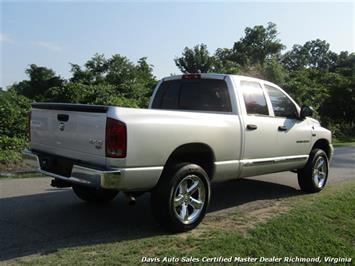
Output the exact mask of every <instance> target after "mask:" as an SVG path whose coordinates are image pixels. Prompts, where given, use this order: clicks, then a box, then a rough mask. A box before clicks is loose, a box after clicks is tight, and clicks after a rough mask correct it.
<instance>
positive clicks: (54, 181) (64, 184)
mask: <svg viewBox="0 0 355 266" xmlns="http://www.w3.org/2000/svg"><path fill="white" fill-rule="evenodd" d="M51 186H52V187H56V188H64V187H71V186H72V185H71V183H69V182H66V181H63V180H60V179H56V178H55V179H52V181H51Z"/></svg>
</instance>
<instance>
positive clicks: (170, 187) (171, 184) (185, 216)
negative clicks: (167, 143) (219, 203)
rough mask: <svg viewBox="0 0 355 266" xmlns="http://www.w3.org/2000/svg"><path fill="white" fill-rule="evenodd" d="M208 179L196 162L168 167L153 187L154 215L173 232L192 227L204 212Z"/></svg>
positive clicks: (208, 189) (206, 201)
mask: <svg viewBox="0 0 355 266" xmlns="http://www.w3.org/2000/svg"><path fill="white" fill-rule="evenodd" d="M210 193H211V189H210V181H209V178H208V175H207V173H206V172H205V171H204V170H203V169H202V168H201V167H200V166H198V165H196V164H191V163H183V164H179V165H176V166H175V167H173V168H172V170H170V171H167V172H166V173H165V174H164V175H163V176H162V177H161V180H160V181H159V183H158V185H157V187H156V188H155V189H154V190H153V191H152V195H151V203H152V209H153V215H154V216H155V218H156V219H157V221H158V222H159V223H160V224H161V225H162V226H164V227H165V228H167V229H168V230H169V231H172V232H184V231H188V230H191V229H193V228H195V227H196V226H197V225H198V224H199V223H200V222H201V221H202V219H203V217H204V216H205V214H206V211H207V207H208V204H209V199H210Z"/></svg>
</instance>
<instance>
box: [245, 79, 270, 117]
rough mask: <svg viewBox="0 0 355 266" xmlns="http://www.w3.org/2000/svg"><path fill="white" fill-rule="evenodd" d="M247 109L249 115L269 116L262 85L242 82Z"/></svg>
mask: <svg viewBox="0 0 355 266" xmlns="http://www.w3.org/2000/svg"><path fill="white" fill-rule="evenodd" d="M240 85H241V89H242V93H243V98H244V102H245V108H246V110H247V114H248V115H269V110H268V108H267V104H266V99H265V95H264V92H263V89H262V87H261V85H260V84H259V83H258V82H254V81H241V82H240Z"/></svg>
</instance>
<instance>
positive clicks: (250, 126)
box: [247, 124, 258, 130]
mask: <svg viewBox="0 0 355 266" xmlns="http://www.w3.org/2000/svg"><path fill="white" fill-rule="evenodd" d="M257 128H258V126H257V125H252V124H249V125H247V129H249V130H255V129H257Z"/></svg>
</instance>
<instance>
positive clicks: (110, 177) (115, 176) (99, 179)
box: [22, 150, 121, 189]
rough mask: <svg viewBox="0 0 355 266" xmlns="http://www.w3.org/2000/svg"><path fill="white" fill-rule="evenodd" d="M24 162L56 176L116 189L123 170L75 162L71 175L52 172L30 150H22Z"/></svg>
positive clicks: (68, 180)
mask: <svg viewBox="0 0 355 266" xmlns="http://www.w3.org/2000/svg"><path fill="white" fill-rule="evenodd" d="M22 157H23V161H24V163H26V164H27V165H29V166H31V167H33V168H35V169H36V170H37V171H38V172H40V173H42V174H45V175H48V176H52V177H54V178H57V179H60V180H63V181H66V182H69V183H74V184H81V185H86V186H91V187H96V188H99V187H103V188H110V189H115V188H117V184H118V182H119V180H120V177H121V170H120V169H117V170H116V169H115V170H97V169H94V168H91V167H86V166H82V165H76V164H75V163H74V164H73V168H72V171H71V175H70V176H69V177H66V176H62V175H58V174H55V173H51V172H48V171H45V170H43V169H41V164H40V161H39V160H40V158H39V156H38V155H37V154H35V153H33V152H32V151H30V150H24V151H23V152H22Z"/></svg>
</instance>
